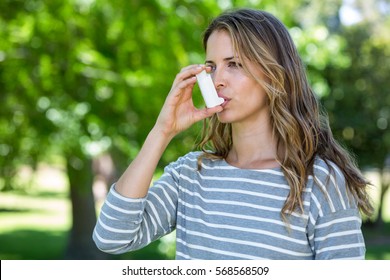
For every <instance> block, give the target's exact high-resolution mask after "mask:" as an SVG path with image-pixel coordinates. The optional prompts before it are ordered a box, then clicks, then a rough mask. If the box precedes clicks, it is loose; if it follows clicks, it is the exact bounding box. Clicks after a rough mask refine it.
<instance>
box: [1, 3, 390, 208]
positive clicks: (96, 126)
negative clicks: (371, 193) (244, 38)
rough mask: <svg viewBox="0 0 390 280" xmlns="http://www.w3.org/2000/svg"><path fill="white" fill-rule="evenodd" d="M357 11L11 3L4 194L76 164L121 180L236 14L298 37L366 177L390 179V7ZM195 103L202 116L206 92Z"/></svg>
mask: <svg viewBox="0 0 390 280" xmlns="http://www.w3.org/2000/svg"><path fill="white" fill-rule="evenodd" d="M349 3H353V4H354V7H353V8H354V9H355V10H357V11H359V13H360V16H361V18H360V20H359V21H358V23H356V24H353V25H345V24H343V23H342V22H341V21H340V13H339V12H340V9H341V8H343V7H344V6H345V3H344V5H343V1H342V0H330V1H320V0H316V1H305V0H262V1H260V0H251V1H243V0H236V1H234V0H218V1H206V0H203V1H194V0H169V1H167V0H143V1H141V0H112V1H107V0H65V1H64V0H51V1H43V0H2V1H1V2H0V34H1V36H0V104H1V108H2V110H1V111H0V166H1V168H0V189H1V190H11V189H16V188H23V187H24V186H18V185H16V181H15V180H14V179H15V175H16V174H17V171H18V168H19V167H20V166H22V165H29V166H31V167H33V168H35V167H36V166H37V164H38V163H39V162H41V161H49V162H50V161H51V162H53V161H54V162H62V163H64V162H66V164H64V166H68V167H70V168H71V169H74V170H80V171H81V173H82V172H84V171H83V170H85V169H83V168H84V167H85V166H86V165H87V166H88V165H90V163H91V160H92V159H94V158H96V157H98V156H99V155H101V154H102V153H108V154H110V155H111V157H112V158H113V159H114V162H115V165H116V169H117V174H120V173H121V172H122V171H123V170H124V169H125V168H126V167H127V165H128V163H129V162H130V161H131V160H132V159H133V158H134V157H135V155H136V154H137V153H138V151H139V148H140V146H141V145H142V143H143V140H144V139H145V137H146V135H147V133H148V132H149V130H150V128H151V127H152V126H153V124H154V121H155V119H156V117H157V115H158V113H159V110H160V108H161V106H162V104H163V102H164V99H165V96H166V95H167V93H168V92H169V89H170V86H171V83H172V81H173V79H174V77H175V75H176V73H177V72H178V71H179V70H180V68H181V67H184V66H186V65H188V64H192V63H202V62H203V61H204V54H203V50H202V46H201V36H202V32H203V30H204V29H205V27H206V26H207V24H208V23H209V21H210V20H211V19H212V18H213V17H214V16H216V15H218V14H219V13H220V12H222V11H224V10H226V9H230V8H233V7H252V8H260V9H265V10H267V11H269V12H271V13H274V14H275V15H276V16H277V17H279V18H280V19H281V20H282V21H283V22H284V23H285V24H286V25H287V26H288V27H289V28H290V31H291V34H292V36H293V38H294V40H295V41H296V43H297V46H298V49H299V52H300V53H301V56H302V58H303V60H304V62H305V63H306V65H307V69H308V75H309V78H310V80H311V82H312V85H313V88H314V89H315V91H316V92H317V94H318V96H319V98H320V99H321V101H322V103H323V104H324V106H325V108H326V109H327V111H328V112H329V117H330V121H331V126H332V128H333V130H334V134H335V136H336V138H337V139H339V140H340V141H341V142H343V143H344V144H345V145H346V146H347V147H348V148H349V149H350V150H351V151H353V152H354V153H355V154H356V155H357V158H358V162H359V164H360V165H361V166H362V167H365V166H371V167H377V168H379V169H380V170H384V168H385V166H384V162H385V157H386V156H387V155H388V154H389V149H390V132H389V131H390V130H389V121H390V109H389V106H390V94H389V88H390V84H389V83H390V82H389V81H390V35H389V34H390V33H389V32H388V30H389V29H390V18H389V11H390V3H389V0H367V1H362V0H356V1H352V2H351V1H349ZM194 100H195V103H196V104H197V105H198V106H203V104H202V100H201V98H200V94H199V90H198V89H197V88H196V89H195V93H194ZM200 126H201V124H197V125H194V127H193V128H191V129H189V131H186V132H185V133H182V134H180V135H178V136H177V137H176V138H175V139H174V140H173V142H172V143H171V145H170V147H169V148H168V149H167V151H166V153H165V154H164V156H163V158H162V160H161V163H160V167H162V166H164V165H166V164H167V163H168V162H170V161H172V160H175V159H176V158H177V157H178V156H180V155H182V154H184V153H186V152H187V151H189V150H190V149H192V148H193V145H194V143H195V139H196V138H197V137H198V136H199V130H200ZM69 176H72V175H71V172H69ZM69 180H70V181H71V182H74V181H75V180H72V178H69ZM382 185H383V186H385V183H383V182H382ZM73 187H76V188H77V187H80V188H81V186H73ZM84 187H85V186H84ZM382 189H383V190H385V189H386V188H385V187H382ZM72 203H73V204H76V203H78V202H76V201H72Z"/></svg>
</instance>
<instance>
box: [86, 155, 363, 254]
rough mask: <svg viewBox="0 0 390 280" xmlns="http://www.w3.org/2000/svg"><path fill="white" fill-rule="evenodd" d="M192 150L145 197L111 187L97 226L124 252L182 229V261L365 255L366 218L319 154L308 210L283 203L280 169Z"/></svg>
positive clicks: (108, 248)
mask: <svg viewBox="0 0 390 280" xmlns="http://www.w3.org/2000/svg"><path fill="white" fill-rule="evenodd" d="M199 155H200V153H199V152H191V153H189V154H187V155H185V156H183V157H181V158H179V159H178V160H177V161H176V162H173V163H171V164H170V165H168V166H167V167H166V168H165V170H164V174H163V175H162V177H161V178H160V179H159V180H157V181H155V182H154V183H153V185H152V187H151V188H150V189H149V192H148V195H147V196H146V197H145V198H140V199H132V198H126V197H123V196H121V195H120V194H119V193H117V192H116V191H115V185H114V186H113V187H112V188H111V189H110V192H109V193H108V195H107V198H106V200H105V202H104V204H103V206H102V209H101V213H100V215H99V219H98V221H97V224H96V227H95V229H94V232H93V239H94V241H95V243H96V245H97V247H98V248H99V249H100V250H102V251H104V252H107V253H112V254H120V253H124V252H128V251H132V250H137V249H140V248H142V247H144V246H146V245H148V244H149V243H151V242H152V241H154V240H156V239H158V238H160V237H162V236H164V235H165V234H168V233H170V232H172V231H173V230H175V229H176V259H279V260H282V259H364V255H365V244H364V239H363V235H362V232H361V218H360V214H359V211H358V209H357V206H356V202H355V200H354V198H353V197H352V196H351V195H349V193H348V192H347V189H346V185H345V181H344V177H343V176H342V174H341V171H340V170H339V168H338V167H337V166H336V165H334V164H330V166H328V165H327V164H326V163H325V162H324V161H323V160H321V159H319V158H317V159H316V161H315V164H314V172H313V176H309V178H308V182H307V185H306V188H305V190H304V192H303V208H304V211H303V212H302V213H301V212H293V213H292V215H288V216H287V217H288V224H286V223H285V222H284V221H283V219H282V217H281V214H280V212H281V209H282V207H283V205H284V203H285V201H286V198H287V196H288V194H289V189H290V188H289V185H288V183H287V180H286V178H285V177H284V174H283V172H282V170H281V168H280V167H279V168H272V169H261V170H255V169H240V168H237V167H234V166H231V165H229V164H228V163H227V162H226V161H225V160H208V159H203V161H202V168H201V170H200V171H198V169H197V158H198V156H199Z"/></svg>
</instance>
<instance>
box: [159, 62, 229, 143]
mask: <svg viewBox="0 0 390 280" xmlns="http://www.w3.org/2000/svg"><path fill="white" fill-rule="evenodd" d="M206 68H207V67H206V66H205V65H189V66H187V67H184V68H183V69H182V70H181V71H180V73H178V74H177V75H176V78H175V80H174V81H173V85H172V88H171V90H170V92H169V94H168V96H167V98H166V100H165V103H164V106H163V108H162V109H161V112H160V115H159V117H158V119H157V122H156V125H155V127H154V128H155V129H158V130H159V131H160V132H161V133H163V135H165V136H166V137H169V138H173V137H174V136H175V135H177V134H178V133H179V132H181V131H183V130H185V129H187V128H189V127H190V126H191V125H192V124H194V123H196V122H198V121H200V120H202V119H205V118H208V117H210V116H212V115H213V114H215V113H218V112H221V111H222V110H223V108H222V107H221V106H216V107H214V108H204V109H197V108H195V106H194V103H193V101H192V90H193V88H194V85H195V83H196V76H195V75H196V74H198V73H200V72H202V71H203V70H205V69H206ZM208 70H209V69H208Z"/></svg>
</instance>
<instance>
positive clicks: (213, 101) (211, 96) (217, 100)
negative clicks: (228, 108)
mask: <svg viewBox="0 0 390 280" xmlns="http://www.w3.org/2000/svg"><path fill="white" fill-rule="evenodd" d="M196 78H197V80H198V84H199V88H200V91H201V93H202V96H203V99H204V102H205V103H206V107H207V108H212V107H215V106H218V105H221V104H222V103H223V102H224V101H225V99H223V98H221V97H218V94H217V91H216V90H215V87H214V84H213V81H212V80H211V76H210V74H209V73H207V72H206V70H203V71H202V72H200V73H199V74H197V75H196Z"/></svg>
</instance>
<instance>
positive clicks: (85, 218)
mask: <svg viewBox="0 0 390 280" xmlns="http://www.w3.org/2000/svg"><path fill="white" fill-rule="evenodd" d="M67 171H68V177H69V185H70V199H71V203H72V228H71V230H70V233H69V239H68V244H67V248H66V252H65V259H77V260H86V259H87V260H93V259H107V258H108V255H107V254H105V253H103V252H101V251H99V250H98V249H97V248H96V246H95V244H94V242H93V240H92V231H93V228H94V226H95V224H96V211H95V201H94V197H93V192H92V184H93V172H92V161H91V160H90V159H88V158H86V157H84V156H79V157H76V156H71V157H68V158H67Z"/></svg>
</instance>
